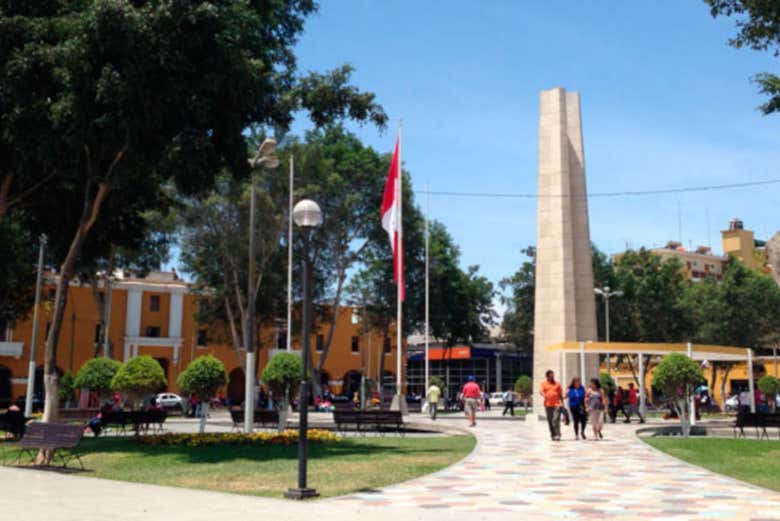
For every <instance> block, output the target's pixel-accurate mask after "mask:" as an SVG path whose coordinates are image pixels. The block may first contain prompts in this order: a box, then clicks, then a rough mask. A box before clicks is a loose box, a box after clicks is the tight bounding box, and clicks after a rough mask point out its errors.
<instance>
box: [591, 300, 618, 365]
mask: <svg viewBox="0 0 780 521" xmlns="http://www.w3.org/2000/svg"><path fill="white" fill-rule="evenodd" d="M593 291H594V292H595V293H596V295H600V296H602V297H604V337H605V339H606V341H607V343H609V299H611V298H612V297H622V296H623V292H622V291H621V290H616V291H612V289H611V288H610V287H609V286H604V287H603V288H593ZM609 365H610V364H609V353H607V374H610V373H611V371H610V367H609Z"/></svg>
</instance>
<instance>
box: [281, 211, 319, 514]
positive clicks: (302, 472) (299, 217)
mask: <svg viewBox="0 0 780 521" xmlns="http://www.w3.org/2000/svg"><path fill="white" fill-rule="evenodd" d="M292 218H293V221H294V222H295V225H296V226H298V227H299V228H301V229H302V231H303V234H302V236H303V285H302V286H303V288H302V289H303V313H302V314H303V317H302V318H303V328H302V331H301V337H302V339H303V346H302V348H301V357H302V362H303V363H302V364H301V367H302V368H301V388H300V396H299V397H298V418H299V419H298V487H297V488H291V489H288V490H287V492H285V494H284V495H285V497H288V498H290V499H307V498H311V497H316V496H318V495H319V494H318V493H317V491H316V490H315V489H313V488H309V487H307V486H306V464H307V461H306V459H307V456H308V454H307V440H306V436H307V431H308V428H309V378H308V368H309V337H310V334H311V258H310V257H309V240H310V235H311V231H312V230H313V229H314V228H316V227H317V226H319V225H320V224H321V223H322V210H320V207H319V205H317V203H315V202H314V201H312V200H310V199H304V200H302V201H300V202H299V203H298V204H296V205H295V208H293V215H292Z"/></svg>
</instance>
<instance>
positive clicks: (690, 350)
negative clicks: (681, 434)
mask: <svg viewBox="0 0 780 521" xmlns="http://www.w3.org/2000/svg"><path fill="white" fill-rule="evenodd" d="M686 347H687V348H688V358H690V359H691V360H693V344H691V343H690V342H688V343H687V344H686ZM694 394H695V393H694ZM695 400H696V396H695V395H694V396H692V397H691V402H690V403H689V404H688V417H689V418H690V419H691V426H694V425H696V404H695V403H694V401H695Z"/></svg>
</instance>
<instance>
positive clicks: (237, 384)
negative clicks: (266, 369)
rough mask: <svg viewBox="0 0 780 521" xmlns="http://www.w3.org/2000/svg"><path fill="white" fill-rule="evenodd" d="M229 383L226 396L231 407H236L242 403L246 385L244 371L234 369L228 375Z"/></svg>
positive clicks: (238, 368) (237, 368)
mask: <svg viewBox="0 0 780 521" xmlns="http://www.w3.org/2000/svg"><path fill="white" fill-rule="evenodd" d="M228 378H229V382H228V388H227V396H228V399H229V400H230V404H231V405H238V404H240V403H243V402H244V391H245V389H244V386H245V385H246V375H244V370H243V369H242V368H240V367H236V368H235V369H233V370H232V371H230V373H229V374H228Z"/></svg>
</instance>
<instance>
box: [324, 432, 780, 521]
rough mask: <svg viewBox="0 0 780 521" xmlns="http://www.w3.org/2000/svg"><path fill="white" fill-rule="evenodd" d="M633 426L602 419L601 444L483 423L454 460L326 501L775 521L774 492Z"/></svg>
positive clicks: (553, 514) (531, 513)
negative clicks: (644, 436) (697, 462)
mask: <svg viewBox="0 0 780 521" xmlns="http://www.w3.org/2000/svg"><path fill="white" fill-rule="evenodd" d="M445 421H447V420H445ZM450 421H451V420H450ZM635 429H636V427H635V426H629V425H607V426H606V427H605V435H606V439H605V440H602V441H599V442H594V441H592V440H583V441H576V440H574V439H573V435H572V434H571V433H570V432H569V433H567V434H568V437H566V436H565V439H564V440H563V441H561V442H558V443H555V442H552V441H550V440H549V437H548V434H547V431H546V425H544V424H542V423H539V422H536V421H533V420H529V421H528V422H504V421H483V422H480V423H479V425H478V426H477V428H476V429H474V430H473V431H472V432H474V434H475V435H476V436H477V440H478V445H477V448H476V449H475V451H474V452H473V453H472V454H471V455H470V456H469V457H467V458H466V459H465V460H463V461H461V462H459V463H457V464H455V465H454V466H452V467H450V468H448V469H444V470H443V471H441V472H438V473H436V474H433V475H429V476H424V477H422V478H418V479H415V480H412V481H408V482H406V483H402V484H399V485H395V486H391V487H387V488H384V489H380V490H378V491H376V492H375V493H372V494H371V495H367V494H355V495H352V496H347V497H342V498H338V499H335V500H332V501H338V502H339V504H340V505H347V506H349V505H353V506H356V507H364V506H367V507H371V506H378V505H383V506H385V505H387V506H396V507H400V506H404V507H407V506H415V507H417V508H424V509H430V510H445V511H447V512H451V513H453V514H457V513H458V512H461V513H463V514H474V513H480V514H487V513H507V514H513V515H511V516H509V517H508V518H511V519H518V518H517V517H516V516H517V514H521V517H520V518H521V519H537V518H538V519H604V518H614V519H617V518H624V519H643V520H653V521H663V520H674V521H680V520H681V519H685V520H688V519H690V520H695V521H704V520H729V521H731V520H753V521H764V520H773V521H780V494H778V493H775V492H771V491H767V490H763V489H760V488H758V487H755V486H752V485H749V484H746V483H742V482H739V481H736V480H732V479H730V478H726V477H724V476H720V475H717V474H713V473H711V472H709V471H707V470H704V469H700V468H697V467H694V466H691V465H688V464H686V463H682V462H679V461H678V460H675V459H673V458H671V457H669V456H666V455H664V454H661V453H659V452H657V451H655V450H653V449H651V448H650V447H648V446H646V445H645V444H643V443H642V442H641V441H639V440H637V439H636V437H635V435H634V431H635ZM502 518H503V516H502Z"/></svg>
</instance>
